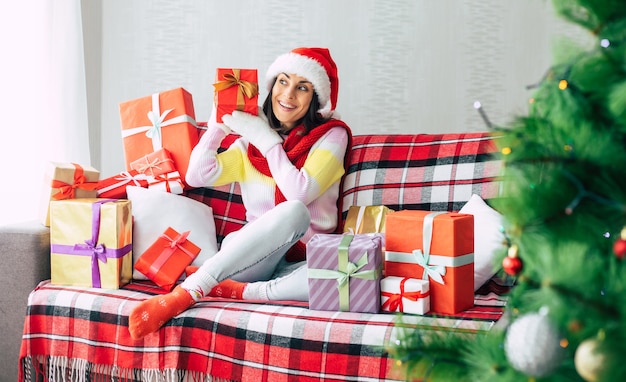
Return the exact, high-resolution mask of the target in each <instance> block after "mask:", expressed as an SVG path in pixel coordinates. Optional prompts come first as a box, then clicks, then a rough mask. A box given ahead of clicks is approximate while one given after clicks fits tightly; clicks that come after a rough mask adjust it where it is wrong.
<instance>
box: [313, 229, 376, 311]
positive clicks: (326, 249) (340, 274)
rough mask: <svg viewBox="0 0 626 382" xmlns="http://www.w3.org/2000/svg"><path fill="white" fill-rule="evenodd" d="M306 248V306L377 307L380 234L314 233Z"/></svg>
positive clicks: (334, 307) (368, 309)
mask: <svg viewBox="0 0 626 382" xmlns="http://www.w3.org/2000/svg"><path fill="white" fill-rule="evenodd" d="M306 251H307V266H308V279H309V308H310V309H315V310H330V311H342V312H346V311H350V312H367V313H378V312H379V311H380V279H381V277H382V236H381V235H380V234H375V235H349V234H346V235H337V234H317V235H314V236H313V237H312V238H311V239H310V240H309V241H308V243H307V245H306Z"/></svg>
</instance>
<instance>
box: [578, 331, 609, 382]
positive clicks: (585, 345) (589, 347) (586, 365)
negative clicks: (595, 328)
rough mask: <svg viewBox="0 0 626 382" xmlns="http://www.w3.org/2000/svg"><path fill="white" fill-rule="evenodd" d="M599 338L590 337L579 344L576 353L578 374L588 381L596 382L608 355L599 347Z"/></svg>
mask: <svg viewBox="0 0 626 382" xmlns="http://www.w3.org/2000/svg"><path fill="white" fill-rule="evenodd" d="M598 345H599V341H598V339H597V338H589V339H586V340H584V341H583V342H581V343H580V345H578V348H577V349H576V354H574V366H575V367H576V371H577V372H578V374H579V375H580V376H581V377H582V378H583V379H584V380H585V381H587V382H595V381H597V380H598V378H599V374H600V371H602V369H603V368H604V365H605V363H606V357H605V355H604V353H602V352H600V350H599V349H598Z"/></svg>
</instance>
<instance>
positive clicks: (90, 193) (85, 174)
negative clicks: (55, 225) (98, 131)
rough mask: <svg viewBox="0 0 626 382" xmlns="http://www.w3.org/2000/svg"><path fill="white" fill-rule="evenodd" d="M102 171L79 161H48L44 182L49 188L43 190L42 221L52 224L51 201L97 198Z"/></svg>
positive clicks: (46, 224) (48, 224)
mask: <svg viewBox="0 0 626 382" xmlns="http://www.w3.org/2000/svg"><path fill="white" fill-rule="evenodd" d="M99 179H100V171H98V170H96V169H95V168H93V167H91V166H86V165H80V164H78V163H62V162H48V165H47V167H46V169H45V172H44V184H45V185H46V187H47V188H48V190H47V191H44V192H42V198H41V207H40V211H41V219H40V220H41V223H42V224H43V225H45V226H46V227H49V226H50V201H51V200H65V199H80V198H95V197H96V196H97V194H98V193H97V191H96V187H97V185H98V180H99Z"/></svg>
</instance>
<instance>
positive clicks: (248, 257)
mask: <svg viewBox="0 0 626 382" xmlns="http://www.w3.org/2000/svg"><path fill="white" fill-rule="evenodd" d="M266 84H267V88H268V90H269V94H268V96H267V98H266V100H265V102H264V104H263V110H262V111H263V112H262V113H260V116H253V115H251V114H248V113H244V112H239V111H235V112H233V113H232V114H231V115H225V116H223V118H222V120H223V122H224V123H222V124H220V123H217V122H216V121H215V108H213V114H212V116H211V122H210V123H209V128H208V130H207V131H206V133H205V134H204V135H203V136H202V138H201V139H200V142H199V143H198V145H197V146H196V147H195V148H194V150H193V152H192V154H191V158H190V164H189V168H188V170H187V177H186V180H187V183H188V184H189V185H190V186H192V187H204V186H218V185H223V184H229V183H233V182H238V183H239V184H240V186H241V193H242V199H243V203H244V205H245V207H246V218H247V221H248V223H247V224H246V225H245V226H244V227H243V228H242V229H240V230H239V231H237V232H233V233H231V234H229V235H228V236H227V237H226V238H225V239H224V241H223V243H222V246H221V248H220V250H219V252H218V253H216V254H215V255H214V256H213V257H211V258H210V259H208V260H206V261H205V262H204V264H203V265H202V266H200V267H199V269H198V270H197V271H196V272H194V273H193V274H192V275H190V276H188V277H187V278H186V279H185V280H184V281H183V282H182V283H181V284H180V285H179V286H177V287H176V288H175V289H174V290H173V291H172V292H170V293H168V294H166V295H159V296H155V297H152V298H150V299H148V300H146V301H143V302H142V303H140V304H139V305H137V307H135V308H134V309H133V311H132V312H131V314H130V316H129V330H130V333H131V336H132V337H133V338H135V339H139V338H142V337H144V336H145V335H147V334H149V333H152V332H154V331H156V330H158V329H159V328H160V327H161V326H162V325H163V324H164V323H165V322H167V321H168V320H169V319H171V318H172V317H174V316H176V315H177V314H179V313H181V312H182V311H184V310H186V309H187V308H189V307H190V306H191V305H193V304H194V303H195V302H196V301H198V300H199V299H201V298H202V297H204V296H206V295H213V296H224V297H231V298H238V299H252V300H300V301H306V300H308V280H307V275H306V261H304V260H305V256H304V255H305V248H306V242H307V241H308V240H309V239H310V238H311V237H312V236H313V235H315V234H316V233H329V232H334V231H335V229H336V227H337V221H338V211H337V198H338V196H339V187H340V182H341V178H342V176H343V174H344V173H345V168H344V164H345V154H346V152H347V148H348V147H349V146H350V142H351V132H350V129H349V128H348V126H347V125H346V124H345V123H344V122H342V121H340V120H338V119H333V113H334V111H335V106H336V104H337V93H338V85H339V83H338V78H337V67H336V65H335V62H334V61H333V59H332V57H331V56H330V52H329V51H328V49H325V48H297V49H294V50H292V51H291V52H288V53H286V54H283V55H281V56H279V57H278V58H277V59H276V60H275V61H274V62H273V63H272V65H270V67H269V69H268V71H267V74H266ZM231 130H232V131H234V132H235V133H237V134H239V135H240V136H241V138H239V139H237V140H236V141H235V142H234V143H233V144H232V145H231V146H230V147H229V148H228V150H226V151H224V152H222V153H219V154H218V153H217V149H218V148H219V145H220V143H221V141H222V139H223V138H224V137H225V136H226V135H227V134H228V133H230V132H231Z"/></svg>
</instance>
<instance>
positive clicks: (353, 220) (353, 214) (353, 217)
mask: <svg viewBox="0 0 626 382" xmlns="http://www.w3.org/2000/svg"><path fill="white" fill-rule="evenodd" d="M391 212H393V210H392V209H391V208H389V207H387V206H351V207H350V208H349V209H348V215H347V216H346V221H345V223H344V226H343V232H344V233H351V234H361V233H384V232H385V217H386V216H387V214H388V213H391Z"/></svg>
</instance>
